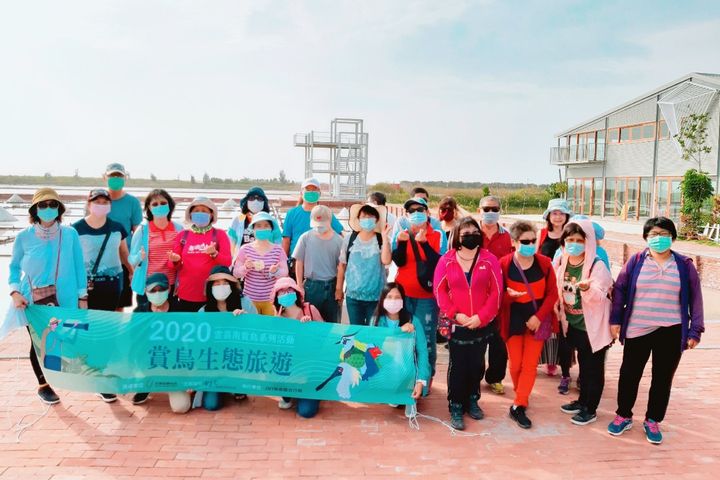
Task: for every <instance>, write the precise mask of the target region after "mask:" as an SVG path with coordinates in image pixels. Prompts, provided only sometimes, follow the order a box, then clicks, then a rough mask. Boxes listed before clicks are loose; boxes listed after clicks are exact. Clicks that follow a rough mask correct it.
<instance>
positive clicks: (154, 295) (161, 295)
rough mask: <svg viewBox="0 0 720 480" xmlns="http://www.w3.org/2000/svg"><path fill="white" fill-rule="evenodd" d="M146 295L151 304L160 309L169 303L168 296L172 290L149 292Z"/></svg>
mask: <svg viewBox="0 0 720 480" xmlns="http://www.w3.org/2000/svg"><path fill="white" fill-rule="evenodd" d="M146 295H147V298H148V301H149V302H150V303H152V304H153V305H155V306H156V307H159V306H160V305H162V304H164V303H165V302H167V299H168V296H169V295H170V290H163V291H161V292H148V293H147V294H146Z"/></svg>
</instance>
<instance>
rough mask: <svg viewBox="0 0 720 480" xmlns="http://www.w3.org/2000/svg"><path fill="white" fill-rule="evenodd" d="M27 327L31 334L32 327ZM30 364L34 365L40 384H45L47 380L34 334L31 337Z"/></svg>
mask: <svg viewBox="0 0 720 480" xmlns="http://www.w3.org/2000/svg"><path fill="white" fill-rule="evenodd" d="M26 328H27V329H28V335H30V327H26ZM30 365H32V369H33V372H35V378H37V381H38V385H45V384H46V383H47V380H45V374H44V373H43V371H42V368H40V361H39V360H38V356H37V352H35V347H33V343H32V336H31V337H30Z"/></svg>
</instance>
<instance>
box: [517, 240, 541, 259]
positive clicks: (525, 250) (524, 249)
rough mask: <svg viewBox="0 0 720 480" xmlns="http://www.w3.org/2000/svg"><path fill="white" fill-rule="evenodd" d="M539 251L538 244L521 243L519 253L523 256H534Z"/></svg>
mask: <svg viewBox="0 0 720 480" xmlns="http://www.w3.org/2000/svg"><path fill="white" fill-rule="evenodd" d="M535 252H537V245H536V244H534V243H532V244H530V245H522V244H521V245H520V248H519V249H518V253H519V254H520V255H522V256H523V257H532V256H533V255H535Z"/></svg>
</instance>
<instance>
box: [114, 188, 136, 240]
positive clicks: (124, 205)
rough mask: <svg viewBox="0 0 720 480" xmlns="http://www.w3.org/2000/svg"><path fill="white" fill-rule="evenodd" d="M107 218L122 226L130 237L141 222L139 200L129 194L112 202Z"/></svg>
mask: <svg viewBox="0 0 720 480" xmlns="http://www.w3.org/2000/svg"><path fill="white" fill-rule="evenodd" d="M108 218H109V219H110V220H114V221H116V222H118V223H119V224H120V225H122V226H123V228H124V229H125V232H126V233H127V234H128V235H132V232H133V229H134V228H135V227H137V226H138V225H140V223H141V222H142V208H141V207H140V200H138V199H137V198H136V197H133V196H132V195H130V194H129V193H125V195H123V196H122V197H120V198H118V199H117V200H113V201H112V206H111V207H110V213H108Z"/></svg>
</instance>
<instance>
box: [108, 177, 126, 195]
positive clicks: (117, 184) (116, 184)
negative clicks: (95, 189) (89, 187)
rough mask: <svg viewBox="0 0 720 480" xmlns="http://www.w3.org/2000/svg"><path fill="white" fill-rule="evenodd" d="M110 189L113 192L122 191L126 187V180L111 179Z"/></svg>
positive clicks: (109, 179) (121, 178)
mask: <svg viewBox="0 0 720 480" xmlns="http://www.w3.org/2000/svg"><path fill="white" fill-rule="evenodd" d="M107 183H108V188H109V189H110V190H113V191H115V192H117V191H118V190H122V189H123V187H124V186H125V178H124V177H110V178H108V181H107Z"/></svg>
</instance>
